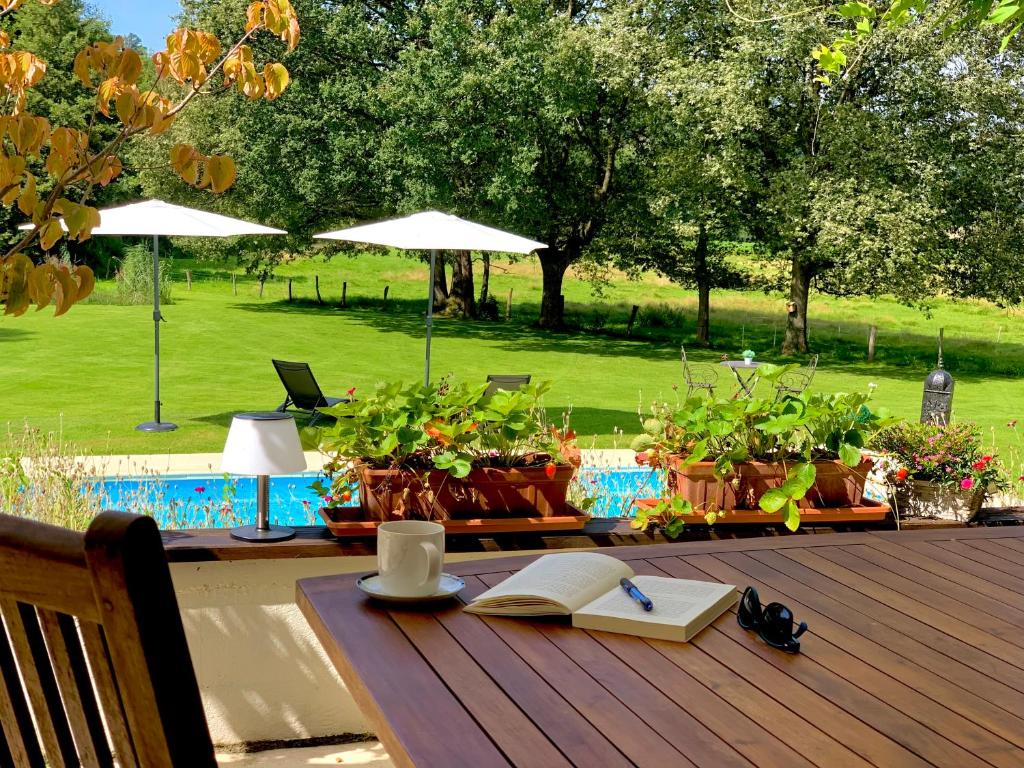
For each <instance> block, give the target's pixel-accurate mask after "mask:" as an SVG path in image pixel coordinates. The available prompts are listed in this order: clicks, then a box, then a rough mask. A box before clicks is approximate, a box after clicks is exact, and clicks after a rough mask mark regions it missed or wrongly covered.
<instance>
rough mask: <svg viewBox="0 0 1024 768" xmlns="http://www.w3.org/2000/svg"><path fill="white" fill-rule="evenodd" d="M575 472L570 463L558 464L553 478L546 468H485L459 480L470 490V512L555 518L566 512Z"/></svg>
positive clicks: (475, 470)
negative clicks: (521, 514) (529, 514)
mask: <svg viewBox="0 0 1024 768" xmlns="http://www.w3.org/2000/svg"><path fill="white" fill-rule="evenodd" d="M575 472H576V468H575V467H573V466H570V465H569V464H556V465H555V472H554V474H553V475H552V476H551V477H548V475H547V471H546V469H545V468H544V467H520V468H499V467H483V468H481V469H474V470H473V471H472V472H470V473H469V476H468V477H466V478H465V479H463V480H460V481H457V482H458V483H459V484H461V485H462V486H464V487H465V488H466V489H467V490H468V492H469V496H470V499H471V506H472V508H471V510H469V511H472V512H483V513H485V514H493V515H506V514H507V515H515V514H519V513H524V512H529V513H531V514H532V515H534V516H536V517H555V516H558V515H563V514H565V497H566V496H567V495H568V493H569V483H570V482H572V477H573V474H574V473H575ZM460 511H462V510H460Z"/></svg>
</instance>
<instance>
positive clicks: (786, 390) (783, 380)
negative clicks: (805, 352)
mask: <svg viewBox="0 0 1024 768" xmlns="http://www.w3.org/2000/svg"><path fill="white" fill-rule="evenodd" d="M816 370H818V356H817V355H815V356H814V357H812V358H811V360H810V362H808V363H807V365H806V366H805V367H803V368H798V369H797V370H795V371H790V372H789V373H784V374H782V376H781V377H779V383H778V384H776V385H775V400H776V402H778V401H779V400H781V399H782V398H784V397H786V395H793V396H795V397H799V396H800V395H801V394H802V393H803V392H804V390H806V389H807V388H808V387H809V386H811V380H812V379H813V378H814V372H815V371H816Z"/></svg>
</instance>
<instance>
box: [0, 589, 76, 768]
mask: <svg viewBox="0 0 1024 768" xmlns="http://www.w3.org/2000/svg"><path fill="white" fill-rule="evenodd" d="M0 613H2V614H3V617H4V623H5V624H6V625H7V634H8V637H10V640H11V647H12V648H13V650H14V658H15V659H16V660H17V663H18V669H19V670H20V671H21V676H22V680H23V681H24V684H25V688H26V690H27V692H28V700H29V703H30V704H31V707H32V714H33V715H34V716H35V722H36V727H37V728H38V729H39V736H40V738H41V739H42V742H43V751H44V752H45V753H46V760H47V764H48V765H50V766H53V768H65V766H67V767H70V766H76V765H79V764H80V763H79V761H78V755H77V753H76V751H75V742H74V739H73V738H72V736H71V729H70V727H69V726H68V721H67V716H66V715H65V714H64V706H63V704H62V702H61V700H60V692H59V691H58V689H57V681H56V680H55V679H54V674H53V668H52V667H51V666H50V659H49V655H48V653H47V651H46V643H45V642H44V641H43V635H42V631H41V630H40V628H39V620H38V619H37V618H36V612H35V609H34V608H33V607H32V606H30V605H25V604H24V603H15V602H13V601H11V600H7V599H3V600H0Z"/></svg>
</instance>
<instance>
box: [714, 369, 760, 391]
mask: <svg viewBox="0 0 1024 768" xmlns="http://www.w3.org/2000/svg"><path fill="white" fill-rule="evenodd" d="M722 365H724V366H725V367H726V368H728V369H729V370H731V371H732V375H733V376H735V377H736V383H737V384H739V385H740V392H744V393H746V396H747V397H753V396H754V385H755V384H756V379H757V369H758V368H760V367H761V363H759V362H756V361H754V360H751V361H750V362H747V361H746V360H723V361H722ZM743 371H748V373H747V374H746V376H744V374H743V373H742V372H743ZM736 394H737V395H738V394H739V392H737V393H736Z"/></svg>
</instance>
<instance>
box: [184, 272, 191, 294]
mask: <svg viewBox="0 0 1024 768" xmlns="http://www.w3.org/2000/svg"><path fill="white" fill-rule="evenodd" d="M185 282H186V283H188V289H189V290H190V291H191V290H192V270H191V269H186V270H185Z"/></svg>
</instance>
